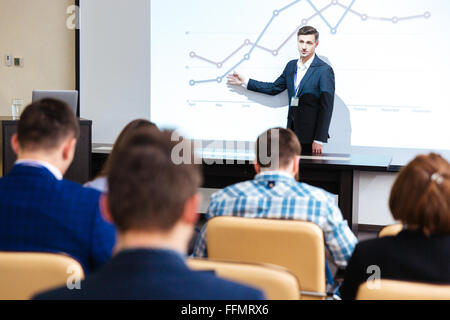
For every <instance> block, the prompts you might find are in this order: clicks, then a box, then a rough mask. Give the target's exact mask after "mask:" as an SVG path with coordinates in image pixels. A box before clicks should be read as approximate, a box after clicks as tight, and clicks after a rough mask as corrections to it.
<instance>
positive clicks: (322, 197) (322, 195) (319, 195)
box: [297, 182, 334, 202]
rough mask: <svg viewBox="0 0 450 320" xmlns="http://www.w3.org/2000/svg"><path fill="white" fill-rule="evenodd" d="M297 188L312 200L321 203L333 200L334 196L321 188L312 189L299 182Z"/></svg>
mask: <svg viewBox="0 0 450 320" xmlns="http://www.w3.org/2000/svg"><path fill="white" fill-rule="evenodd" d="M297 186H298V187H299V188H300V189H301V190H302V191H303V192H304V193H305V194H308V195H309V196H310V197H311V198H312V199H313V200H316V201H321V202H328V201H331V200H334V195H333V194H331V193H329V192H328V191H326V190H324V189H322V188H318V187H314V186H312V185H309V184H307V183H304V182H299V183H298V184H297Z"/></svg>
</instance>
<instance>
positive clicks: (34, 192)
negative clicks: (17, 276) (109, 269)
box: [0, 164, 115, 273]
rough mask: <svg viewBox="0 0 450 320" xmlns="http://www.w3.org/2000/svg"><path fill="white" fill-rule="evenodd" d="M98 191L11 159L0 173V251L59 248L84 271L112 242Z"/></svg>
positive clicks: (104, 258)
mask: <svg viewBox="0 0 450 320" xmlns="http://www.w3.org/2000/svg"><path fill="white" fill-rule="evenodd" d="M99 197H100V192H98V191H96V190H93V189H89V188H84V187H82V186H81V185H79V184H77V183H75V182H71V181H68V180H58V179H57V178H56V177H55V176H54V175H53V174H52V173H51V172H50V171H49V170H48V169H46V168H44V167H35V166H28V165H21V164H18V165H15V166H14V167H13V168H12V170H11V171H10V173H9V174H7V175H6V176H5V177H3V178H1V179H0V251H31V252H53V253H65V254H68V255H70V256H71V257H73V258H75V259H76V260H78V261H79V262H80V263H81V265H82V266H83V269H84V271H85V273H89V272H90V271H91V270H93V269H95V268H97V267H99V266H100V265H102V264H104V263H105V262H106V261H107V260H108V259H110V257H111V255H112V248H113V246H114V244H115V228H114V226H113V225H111V224H109V223H107V222H106V221H104V220H103V219H102V217H101V215H100V210H99Z"/></svg>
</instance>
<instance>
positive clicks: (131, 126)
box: [99, 119, 158, 177]
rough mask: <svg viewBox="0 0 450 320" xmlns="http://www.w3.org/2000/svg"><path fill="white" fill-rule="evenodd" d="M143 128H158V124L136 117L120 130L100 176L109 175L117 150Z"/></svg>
mask: <svg viewBox="0 0 450 320" xmlns="http://www.w3.org/2000/svg"><path fill="white" fill-rule="evenodd" d="M143 128H148V129H156V130H157V129H158V128H157V127H156V125H155V124H154V123H153V122H150V121H148V120H145V119H136V120H133V121H131V122H130V123H128V124H127V125H126V126H125V127H124V128H123V129H122V131H121V132H120V134H119V136H118V137H117V139H116V141H115V142H114V146H113V149H112V150H111V153H110V154H109V156H108V159H107V160H106V162H105V164H104V166H103V168H102V170H101V172H100V174H99V176H102V177H104V176H107V175H108V173H109V171H110V167H111V162H112V160H113V159H114V158H115V157H116V154H117V151H118V150H120V149H121V148H122V147H123V145H124V142H125V141H126V140H127V139H128V138H129V137H130V136H131V135H133V134H134V133H135V132H136V131H137V130H140V129H143Z"/></svg>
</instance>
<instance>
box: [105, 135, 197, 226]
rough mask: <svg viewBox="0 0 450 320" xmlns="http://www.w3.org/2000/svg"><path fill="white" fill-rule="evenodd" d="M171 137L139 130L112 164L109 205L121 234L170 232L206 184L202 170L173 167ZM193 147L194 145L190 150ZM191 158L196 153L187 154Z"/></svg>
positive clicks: (188, 167)
mask: <svg viewBox="0 0 450 320" xmlns="http://www.w3.org/2000/svg"><path fill="white" fill-rule="evenodd" d="M172 134H173V132H171V131H159V130H156V129H154V128H153V129H152V128H143V129H140V130H137V131H136V132H135V133H134V134H133V135H132V136H130V137H129V138H128V139H126V141H124V144H123V147H122V148H121V149H120V150H118V152H117V156H116V157H115V158H114V159H112V161H111V170H110V173H109V176H108V185H109V192H108V199H109V207H110V212H111V216H112V218H113V220H114V223H115V225H116V227H117V228H118V230H119V231H120V232H122V233H123V232H126V231H146V232H148V231H163V232H166V231H170V230H171V229H172V228H173V227H174V226H175V224H176V223H177V222H178V221H179V220H180V218H181V216H182V213H183V210H184V205H185V203H186V201H187V200H188V199H189V198H190V197H192V196H194V195H195V194H196V193H197V190H198V187H200V184H201V172H200V168H199V167H198V166H195V165H194V164H193V163H194V161H193V159H192V162H191V163H192V164H188V163H182V164H178V165H177V164H175V163H174V162H173V161H172V150H173V148H174V147H175V146H176V145H177V144H178V143H179V142H178V141H172ZM186 145H190V144H186ZM185 151H186V152H190V151H192V150H185Z"/></svg>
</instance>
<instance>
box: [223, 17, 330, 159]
mask: <svg viewBox="0 0 450 320" xmlns="http://www.w3.org/2000/svg"><path fill="white" fill-rule="evenodd" d="M297 35H298V50H299V52H300V59H298V60H292V61H290V62H289V63H288V64H287V66H286V68H285V69H284V71H283V73H282V74H281V76H280V77H279V78H278V79H277V80H275V82H272V83H271V82H261V81H256V80H253V79H248V78H247V77H245V76H244V75H242V74H238V73H236V72H234V74H230V75H228V77H227V78H228V83H229V84H233V85H246V87H247V89H248V90H251V91H256V92H261V93H266V94H269V95H277V94H279V93H281V92H283V91H284V90H286V89H287V90H288V95H289V101H290V103H289V114H288V122H287V128H289V129H291V130H293V131H294V132H295V134H296V135H297V137H298V138H299V140H300V142H301V145H302V151H303V152H304V153H313V154H322V146H323V143H326V142H328V138H329V135H328V129H329V127H330V122H331V116H332V113H333V104H334V90H335V83H334V72H333V69H332V68H331V67H330V66H329V65H328V64H326V63H325V62H324V61H322V60H321V59H320V58H319V57H317V56H316V54H315V50H316V48H317V46H318V45H319V32H318V31H317V30H316V29H315V28H313V27H309V26H306V27H303V28H301V29H300V30H299V31H298V34H297Z"/></svg>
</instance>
